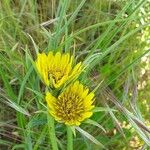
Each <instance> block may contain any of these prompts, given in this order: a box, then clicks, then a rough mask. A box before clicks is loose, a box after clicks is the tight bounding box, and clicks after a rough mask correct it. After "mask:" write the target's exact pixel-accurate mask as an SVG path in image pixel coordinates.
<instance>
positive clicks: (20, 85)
mask: <svg viewBox="0 0 150 150" xmlns="http://www.w3.org/2000/svg"><path fill="white" fill-rule="evenodd" d="M149 12H150V4H149V1H148V0H124V1H115V0H94V1H93V0H74V1H71V0H59V1H56V0H45V1H35V0H24V1H23V0H20V1H17V0H14V1H10V0H2V1H1V2H0V127H1V128H0V149H2V150H3V149H4V150H6V149H12V150H16V149H26V150H47V149H50V148H51V142H50V136H49V132H48V130H49V126H48V124H47V117H46V115H45V113H47V112H46V108H45V101H44V86H43V84H42V83H41V82H40V79H39V77H38V76H37V73H36V71H35V69H34V66H33V61H34V60H35V59H36V54H37V53H38V52H48V51H49V50H52V51H54V52H57V51H61V52H69V53H71V54H73V55H74V56H75V58H76V61H77V62H79V61H83V62H84V64H85V65H87V66H88V67H87V68H86V70H85V72H84V73H83V74H82V75H81V76H80V78H79V79H80V81H81V82H82V83H83V84H85V85H87V86H89V87H90V88H91V90H94V91H95V94H96V106H99V107H103V108H104V110H105V111H100V112H97V113H95V114H94V115H93V116H92V119H93V120H94V121H95V123H93V124H94V125H92V123H91V124H87V123H85V124H82V125H81V126H80V127H81V128H82V130H84V131H85V132H88V133H89V134H90V135H88V133H87V134H86V135H87V137H88V138H89V139H88V138H87V137H85V136H84V134H81V133H80V132H78V131H79V130H80V129H79V130H78V131H76V138H74V141H73V142H74V149H79V150H80V149H81V150H84V149H88V150H92V149H97V150H99V149H103V148H102V146H100V145H96V144H95V143H96V142H97V141H98V142H99V143H101V144H102V145H103V146H104V147H105V148H107V149H110V150H111V149H116V150H122V149H127V150H130V149H131V150H132V149H134V148H133V145H132V144H131V143H132V141H134V138H135V137H136V136H137V137H138V139H139V141H140V142H139V144H138V142H135V143H136V144H137V145H136V144H134V146H135V149H138V148H139V147H144V146H145V149H149V148H148V147H150V129H148V125H150V120H149V113H150V110H149V108H148V107H149V105H150V100H149V98H150V95H149V90H150V83H149V68H150V65H149V64H150V60H149V46H150V44H149V41H148V40H149V39H148V38H149V36H150V19H149ZM143 58H147V61H141V60H142V59H143ZM146 66H147V67H146ZM142 69H144V70H145V74H144V75H143V76H141V70H142ZM143 81H145V82H146V85H145V86H143V88H139V85H141V84H143ZM113 109H114V110H115V111H113ZM123 122H126V126H127V125H128V128H127V127H125V126H123ZM96 123H98V124H99V125H101V126H102V127H103V128H104V129H105V130H106V132H104V131H103V130H102V128H98V127H97V126H95V124H96ZM55 124H56V126H55V128H56V129H55V130H56V135H57V142H58V146H59V149H66V144H67V141H66V139H67V134H66V128H65V126H64V125H63V124H58V123H56V122H55ZM84 131H83V132H84ZM93 138H95V139H93ZM95 140H96V141H95ZM92 141H93V142H92ZM94 142H95V143H94ZM136 146H137V147H136Z"/></svg>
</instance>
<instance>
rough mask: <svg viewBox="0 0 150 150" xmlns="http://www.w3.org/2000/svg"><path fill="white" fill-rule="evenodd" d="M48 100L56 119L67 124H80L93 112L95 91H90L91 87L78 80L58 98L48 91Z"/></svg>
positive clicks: (50, 110)
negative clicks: (86, 86) (88, 87)
mask: <svg viewBox="0 0 150 150" xmlns="http://www.w3.org/2000/svg"><path fill="white" fill-rule="evenodd" d="M46 102H47V104H48V109H49V112H50V114H51V115H52V116H53V117H54V118H55V120H57V121H58V122H62V123H65V124H66V125H74V126H78V125H80V123H81V122H82V121H83V120H85V119H87V118H89V117H91V116H92V114H93V112H92V109H93V108H94V105H93V102H94V93H93V92H91V93H89V89H87V88H85V87H83V85H82V84H80V83H79V82H78V81H76V82H75V83H73V84H71V85H70V86H69V87H67V88H66V89H65V91H64V92H62V93H61V94H60V95H59V96H58V97H57V98H55V97H54V96H52V94H51V93H49V92H47V93H46Z"/></svg>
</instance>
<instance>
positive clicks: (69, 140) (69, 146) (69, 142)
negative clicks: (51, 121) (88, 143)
mask: <svg viewBox="0 0 150 150" xmlns="http://www.w3.org/2000/svg"><path fill="white" fill-rule="evenodd" d="M66 127H67V150H73V134H72V130H71V128H70V127H69V126H66Z"/></svg>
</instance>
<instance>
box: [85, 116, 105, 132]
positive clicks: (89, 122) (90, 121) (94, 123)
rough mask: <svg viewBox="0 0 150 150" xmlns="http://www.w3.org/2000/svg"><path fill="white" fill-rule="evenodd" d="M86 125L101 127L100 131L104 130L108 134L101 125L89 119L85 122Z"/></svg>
mask: <svg viewBox="0 0 150 150" xmlns="http://www.w3.org/2000/svg"><path fill="white" fill-rule="evenodd" d="M84 123H88V124H91V125H94V126H96V127H99V128H100V129H102V130H103V131H104V132H105V133H106V130H105V129H104V128H103V127H102V126H101V125H100V124H98V123H97V122H96V121H94V120H91V119H87V120H86V121H84Z"/></svg>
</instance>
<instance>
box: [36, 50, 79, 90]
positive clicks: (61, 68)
mask: <svg viewBox="0 0 150 150" xmlns="http://www.w3.org/2000/svg"><path fill="white" fill-rule="evenodd" d="M35 64H36V68H37V70H38V72H39V74H40V76H41V78H42V80H43V81H44V83H45V84H46V85H47V86H49V85H53V86H54V87H55V88H59V87H60V86H61V85H62V84H64V83H65V82H66V81H67V80H70V79H73V78H75V77H78V76H79V74H80V73H81V62H80V63H78V64H77V65H76V66H74V67H73V56H70V55H69V54H68V53H67V54H61V53H60V52H57V53H56V54H55V55H54V54H53V52H49V53H48V55H46V54H45V53H42V54H40V53H39V54H38V55H37V60H36V62H35Z"/></svg>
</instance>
